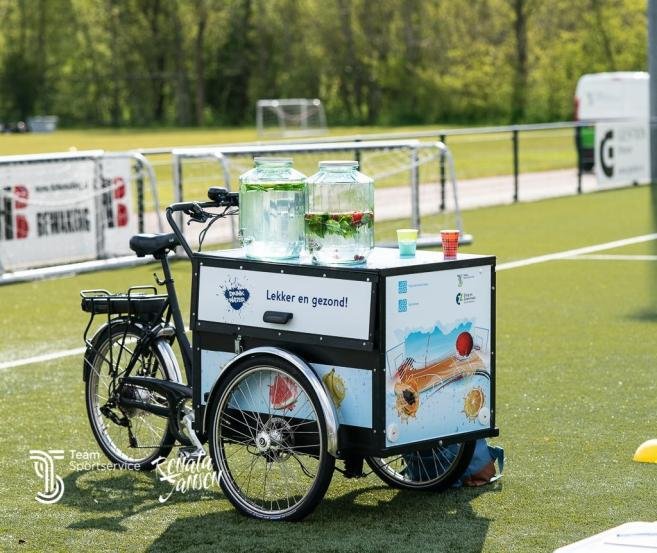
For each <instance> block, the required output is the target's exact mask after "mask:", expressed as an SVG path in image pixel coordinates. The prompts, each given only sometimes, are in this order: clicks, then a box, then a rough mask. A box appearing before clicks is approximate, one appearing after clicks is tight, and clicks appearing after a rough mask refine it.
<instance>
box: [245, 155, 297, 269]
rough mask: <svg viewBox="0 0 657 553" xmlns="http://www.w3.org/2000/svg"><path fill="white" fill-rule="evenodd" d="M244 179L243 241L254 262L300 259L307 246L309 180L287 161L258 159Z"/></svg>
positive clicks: (247, 254) (289, 160) (283, 159)
mask: <svg viewBox="0 0 657 553" xmlns="http://www.w3.org/2000/svg"><path fill="white" fill-rule="evenodd" d="M254 162H255V167H254V168H253V169H251V170H250V171H247V172H246V173H244V174H242V175H241V176H240V213H239V217H240V230H239V238H240V242H241V243H242V246H243V247H244V253H245V255H246V256H247V257H251V258H254V259H290V258H294V257H299V254H300V253H301V250H302V248H303V242H304V209H305V190H306V185H305V179H306V176H305V175H303V174H302V173H300V172H299V171H296V170H295V169H293V168H292V160H291V159H287V158H266V157H257V158H255V159H254Z"/></svg>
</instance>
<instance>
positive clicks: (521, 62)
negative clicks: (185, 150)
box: [0, 0, 647, 127]
mask: <svg viewBox="0 0 657 553" xmlns="http://www.w3.org/2000/svg"><path fill="white" fill-rule="evenodd" d="M646 11H647V6H646V2H645V0H579V1H578V2H572V1H571V0H450V1H448V0H0V121H2V120H5V121H12V120H18V119H23V120H24V119H25V118H27V117H28V116H31V115H35V114H55V115H58V116H59V118H60V122H61V123H62V124H65V125H70V126H117V127H118V126H149V125H181V126H194V125H198V126H202V125H252V124H253V123H254V117H255V102H256V101H257V100H258V99H259V98H315V97H317V98H320V99H321V100H322V101H323V103H324V105H325V109H326V112H327V118H328V122H329V125H336V124H380V125H404V124H421V123H422V124H428V123H507V122H526V121H550V120H565V119H570V118H571V117H572V97H573V92H574V88H575V84H576V82H577V79H578V78H579V76H580V75H582V74H584V73H591V72H598V71H615V70H645V69H646V67H647V60H646V40H647V38H646V32H647V29H646V27H647V16H646Z"/></svg>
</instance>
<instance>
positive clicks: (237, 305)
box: [221, 279, 251, 311]
mask: <svg viewBox="0 0 657 553" xmlns="http://www.w3.org/2000/svg"><path fill="white" fill-rule="evenodd" d="M221 289H222V291H223V296H224V298H226V301H227V302H228V305H230V306H231V307H232V308H233V309H234V310H235V311H239V310H240V309H242V307H244V304H245V303H246V302H247V301H249V298H250V297H251V294H250V292H249V290H248V289H247V288H244V286H242V284H240V283H239V282H238V281H237V280H236V279H230V280H229V281H228V283H227V284H225V285H223V286H222V287H221Z"/></svg>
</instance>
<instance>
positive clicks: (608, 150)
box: [595, 121, 650, 187]
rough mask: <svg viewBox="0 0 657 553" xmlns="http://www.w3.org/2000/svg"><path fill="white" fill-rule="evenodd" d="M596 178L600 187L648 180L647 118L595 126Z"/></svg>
mask: <svg viewBox="0 0 657 553" xmlns="http://www.w3.org/2000/svg"><path fill="white" fill-rule="evenodd" d="M595 177H596V181H597V183H598V186H600V187H608V186H623V185H628V184H635V183H637V184H642V183H646V182H650V129H649V125H648V122H647V121H646V122H645V123H643V122H625V123H598V124H597V125H596V126H595Z"/></svg>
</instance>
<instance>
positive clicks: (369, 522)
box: [0, 187, 657, 553]
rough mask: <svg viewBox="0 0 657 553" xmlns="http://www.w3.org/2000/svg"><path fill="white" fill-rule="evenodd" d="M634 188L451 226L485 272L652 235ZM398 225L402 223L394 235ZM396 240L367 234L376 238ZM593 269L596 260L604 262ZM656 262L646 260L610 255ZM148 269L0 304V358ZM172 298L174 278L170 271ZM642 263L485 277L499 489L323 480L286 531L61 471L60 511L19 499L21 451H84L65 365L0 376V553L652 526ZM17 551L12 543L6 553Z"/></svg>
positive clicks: (547, 537)
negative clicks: (492, 335)
mask: <svg viewBox="0 0 657 553" xmlns="http://www.w3.org/2000/svg"><path fill="white" fill-rule="evenodd" d="M649 205H650V189H649V188H647V187H639V188H631V189H624V190H619V191H609V192H603V193H597V194H592V195H586V196H579V197H571V198H562V199H557V200H549V201H543V202H537V203H531V204H517V205H513V206H505V207H497V208H490V209H481V210H476V211H472V212H467V213H466V214H465V226H466V229H467V230H468V231H469V232H472V233H473V234H474V236H475V240H476V242H475V244H474V245H473V246H472V247H470V248H468V250H469V251H476V252H480V253H496V254H498V255H499V260H500V262H503V261H509V260H513V259H521V258H525V257H529V256H534V255H540V254H544V253H550V252H555V251H561V250H566V249H570V248H575V247H580V246H586V245H590V244H597V243H601V242H606V241H610V240H615V239H620V238H626V237H630V236H636V235H640V234H646V233H649V232H653V229H654V225H653V218H652V214H651V212H650V210H649ZM397 224H399V223H397ZM394 226H395V223H390V224H386V225H385V226H379V227H378V228H377V231H378V232H379V233H380V235H381V236H384V235H386V234H388V233H390V231H391V229H392V228H394ZM605 253H607V252H605ZM616 253H654V244H652V243H651V244H643V245H637V246H632V247H628V248H624V249H619V250H616ZM152 271H153V267H151V266H149V267H140V268H134V269H129V270H121V271H112V272H99V273H95V274H91V275H84V276H80V277H75V278H69V279H59V280H52V281H44V282H39V283H32V284H18V285H13V286H7V287H3V288H0V306H1V309H2V318H1V319H0V336H2V340H1V341H0V353H1V355H0V359H2V360H3V361H4V360H7V359H10V358H16V357H22V356H27V355H34V354H36V353H42V352H45V351H49V350H59V349H64V348H67V347H75V346H77V345H80V343H81V341H80V335H81V332H82V329H83V325H84V322H85V317H83V316H82V314H80V313H79V307H78V296H77V293H78V290H79V289H80V288H84V287H93V286H102V287H108V288H111V289H122V288H124V287H126V286H128V285H129V284H134V283H138V282H139V283H141V282H149V281H150V274H151V273H152ZM175 273H176V279H177V283H178V284H179V285H180V292H181V297H182V298H184V299H186V298H187V297H188V295H189V269H188V266H187V264H185V263H182V262H181V263H176V265H175ZM655 282H656V280H655V274H654V271H653V264H651V263H647V262H634V261H632V262H620V261H570V260H564V261H555V262H549V263H543V264H538V265H533V266H528V267H524V268H519V269H513V270H508V271H503V272H500V273H499V274H498V276H497V292H498V304H497V323H498V327H497V354H498V361H497V406H498V409H497V410H498V418H497V423H498V425H499V427H500V430H501V435H500V438H499V439H497V440H496V442H497V443H499V444H501V445H502V446H504V448H505V450H506V455H507V466H506V471H505V475H504V477H503V479H502V480H501V481H500V482H499V483H498V484H496V485H493V486H488V487H484V488H478V489H461V490H453V491H449V492H447V493H445V494H442V495H430V494H420V493H409V492H397V491H393V490H391V489H389V488H386V487H385V486H383V485H382V484H381V483H380V482H379V481H377V479H376V478H375V477H374V476H369V477H368V478H366V479H363V480H356V481H354V480H346V479H344V478H342V477H341V476H340V475H339V474H337V473H336V475H335V476H334V479H333V481H332V484H331V487H330V489H329V491H328V494H327V496H326V498H325V500H324V501H323V502H322V503H321V504H320V506H319V507H318V509H317V510H316V512H315V513H314V514H313V515H312V516H311V517H310V518H309V519H307V520H306V521H305V522H303V523H300V524H269V523H261V522H256V521H253V520H248V519H245V518H244V517H242V516H240V515H238V514H237V513H236V512H235V511H234V510H233V509H232V507H231V506H230V504H229V503H228V501H227V500H226V499H225V498H224V497H223V496H222V495H221V493H219V492H213V491H209V492H194V493H191V492H190V493H189V494H187V495H180V494H178V495H175V494H174V497H172V499H171V500H170V501H169V502H167V503H165V504H164V505H161V504H159V502H158V500H157V497H158V495H159V494H161V493H164V492H166V491H167V489H168V488H167V487H166V486H164V485H163V484H161V483H159V482H158V481H157V480H156V479H155V477H154V476H153V475H144V474H133V473H129V472H119V471H114V472H109V471H88V472H84V471H73V470H70V468H69V467H68V463H69V461H68V460H67V461H66V462H63V461H60V462H58V463H59V464H58V474H60V475H61V476H62V477H63V478H64V481H65V484H66V492H65V494H64V497H63V498H62V500H61V501H60V502H59V503H58V504H56V505H52V506H43V505H40V504H39V503H37V502H36V501H35V499H34V495H35V493H36V491H38V489H39V485H40V484H39V481H38V479H37V477H36V476H35V474H34V471H33V468H32V466H31V462H30V461H29V456H28V452H29V450H30V449H32V448H34V449H37V448H39V449H54V448H63V449H66V450H67V451H68V450H71V449H76V450H83V451H97V450H98V449H97V446H96V445H95V444H94V442H93V439H92V436H91V432H90V430H89V428H88V422H87V419H86V414H85V411H84V403H83V386H82V379H81V360H80V358H79V357H71V358H65V359H61V360H59V361H55V362H51V363H42V364H39V365H32V366H24V367H21V368H17V369H11V370H5V371H2V372H0V389H1V390H2V395H1V396H0V408H1V409H2V412H3V413H4V418H3V424H2V425H1V426H0V428H1V430H0V470H1V474H2V478H1V479H0V548H4V549H7V550H17V551H42V550H52V551H87V550H90V549H95V548H98V546H99V545H100V544H110V545H109V548H110V549H112V550H116V551H130V552H141V551H149V552H155V551H171V550H175V551H208V552H209V551H217V550H221V551H253V550H261V551H280V552H286V553H287V552H289V551H290V550H294V549H301V550H302V551H304V552H311V551H358V552H366V551H376V552H383V551H394V552H399V551H400V550H407V551H420V550H427V551H428V550H431V551H462V552H468V553H469V552H473V551H485V552H501V553H502V552H503V553H506V552H515V551H520V552H531V553H534V552H537V551H551V550H553V549H554V548H556V547H558V546H561V545H564V544H566V543H569V542H572V541H575V540H577V539H581V538H583V537H585V536H588V535H591V534H593V533H597V532H600V531H602V530H604V529H606V528H610V527H612V526H615V525H618V524H621V523H623V522H627V521H632V520H654V499H653V497H654V483H655V478H656V476H657V472H656V471H657V466H653V465H643V464H636V463H633V462H632V461H631V456H632V453H633V451H634V449H635V448H636V446H637V445H638V444H639V443H641V442H642V441H643V440H645V439H648V438H652V437H656V436H655V434H656V433H657V429H656V428H655V425H654V411H655V397H656V392H657V383H656V382H655V378H654V335H655V330H656V323H657V305H656V304H655V303H653V298H654V293H653V292H654V291H653V288H654V283H655ZM19 540H24V541H25V543H24V544H21V545H19V544H18V543H19Z"/></svg>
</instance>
